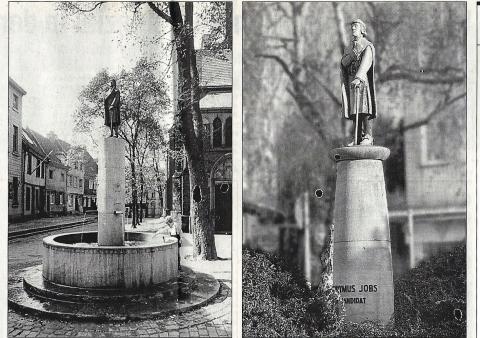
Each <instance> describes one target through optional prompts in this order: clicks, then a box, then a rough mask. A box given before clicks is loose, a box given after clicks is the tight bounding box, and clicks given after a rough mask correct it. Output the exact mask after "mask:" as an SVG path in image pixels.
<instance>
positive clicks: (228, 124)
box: [225, 117, 232, 147]
mask: <svg viewBox="0 0 480 338" xmlns="http://www.w3.org/2000/svg"><path fill="white" fill-rule="evenodd" d="M225 146H227V147H231V146H232V118H231V117H229V118H227V119H226V120H225Z"/></svg>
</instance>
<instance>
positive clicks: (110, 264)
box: [43, 232, 178, 289]
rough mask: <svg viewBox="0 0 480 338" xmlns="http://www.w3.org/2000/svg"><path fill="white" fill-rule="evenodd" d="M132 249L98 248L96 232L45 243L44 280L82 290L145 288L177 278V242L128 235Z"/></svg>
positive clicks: (99, 246) (120, 247)
mask: <svg viewBox="0 0 480 338" xmlns="http://www.w3.org/2000/svg"><path fill="white" fill-rule="evenodd" d="M125 241H126V242H127V244H128V242H129V241H131V242H132V244H133V245H131V246H129V245H126V246H101V245H97V244H96V242H97V232H84V233H82V232H77V233H69V234H62V235H54V236H49V237H46V238H45V239H44V240H43V246H44V260H43V277H44V278H45V279H46V280H48V281H49V282H53V283H56V284H61V285H66V286H72V287H82V288H127V289H130V288H144V287H149V286H153V285H155V284H159V283H162V282H165V281H168V280H170V279H172V278H175V277H177V275H178V256H177V239H175V238H173V237H158V238H155V237H154V235H153V234H147V233H139V232H127V233H125Z"/></svg>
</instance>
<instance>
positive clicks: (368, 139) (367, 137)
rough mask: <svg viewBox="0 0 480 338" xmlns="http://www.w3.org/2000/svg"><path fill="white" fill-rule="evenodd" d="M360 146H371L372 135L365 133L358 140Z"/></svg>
mask: <svg viewBox="0 0 480 338" xmlns="http://www.w3.org/2000/svg"><path fill="white" fill-rule="evenodd" d="M360 145H361V146H371V145H373V137H372V135H369V134H365V136H364V137H363V139H362V142H360Z"/></svg>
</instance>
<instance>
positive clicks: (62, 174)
mask: <svg viewBox="0 0 480 338" xmlns="http://www.w3.org/2000/svg"><path fill="white" fill-rule="evenodd" d="M61 177H62V182H65V174H64V173H61Z"/></svg>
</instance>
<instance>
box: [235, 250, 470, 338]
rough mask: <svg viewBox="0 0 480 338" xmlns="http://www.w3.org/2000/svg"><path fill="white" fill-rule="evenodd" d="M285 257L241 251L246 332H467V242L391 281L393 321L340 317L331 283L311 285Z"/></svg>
mask: <svg viewBox="0 0 480 338" xmlns="http://www.w3.org/2000/svg"><path fill="white" fill-rule="evenodd" d="M302 276H303V275H302V273H301V272H300V271H298V269H297V268H296V267H294V266H291V264H289V263H288V261H285V260H282V259H280V258H278V257H275V256H272V255H268V254H263V253H259V252H254V251H248V250H244V251H243V334H244V336H246V337H273V336H286V337H298V336H315V337H330V338H333V337H349V338H353V337H465V336H466V247H465V245H463V246H460V247H457V248H455V249H454V250H453V251H451V252H447V253H442V254H439V255H437V256H434V257H432V258H430V259H428V260H427V261H424V262H423V263H421V264H420V265H419V266H418V267H417V268H415V269H412V270H411V271H409V272H407V273H406V274H405V275H404V276H402V277H401V278H399V279H397V280H396V281H395V313H394V322H393V323H391V324H390V325H388V326H386V327H383V326H381V325H379V324H378V323H374V322H364V323H361V324H354V323H343V319H342V313H343V311H342V310H343V309H342V307H343V303H342V302H341V300H340V296H339V294H338V293H337V292H336V291H335V290H333V289H327V290H325V291H323V290H320V289H319V290H310V289H309V288H308V286H307V284H306V281H305V280H304V278H303V277H302Z"/></svg>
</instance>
